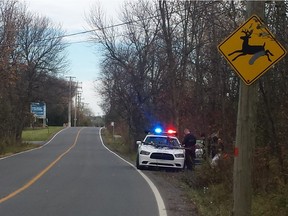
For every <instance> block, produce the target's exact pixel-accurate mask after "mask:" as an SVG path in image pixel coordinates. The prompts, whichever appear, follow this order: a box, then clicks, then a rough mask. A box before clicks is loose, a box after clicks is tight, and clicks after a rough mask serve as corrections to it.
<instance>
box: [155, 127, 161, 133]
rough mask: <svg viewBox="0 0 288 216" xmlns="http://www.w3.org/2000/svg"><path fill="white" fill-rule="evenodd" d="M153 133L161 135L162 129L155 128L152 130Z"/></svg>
mask: <svg viewBox="0 0 288 216" xmlns="http://www.w3.org/2000/svg"><path fill="white" fill-rule="evenodd" d="M154 132H155V133H158V134H159V133H162V129H161V128H159V127H157V128H155V130H154Z"/></svg>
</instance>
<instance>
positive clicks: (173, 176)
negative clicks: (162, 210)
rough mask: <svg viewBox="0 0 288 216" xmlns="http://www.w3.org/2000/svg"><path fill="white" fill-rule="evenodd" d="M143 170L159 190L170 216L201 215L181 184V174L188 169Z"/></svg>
mask: <svg viewBox="0 0 288 216" xmlns="http://www.w3.org/2000/svg"><path fill="white" fill-rule="evenodd" d="M143 172H144V173H145V175H147V176H148V177H149V178H150V179H151V180H152V181H153V183H154V184H155V185H156V187H157V189H158V190H159V192H160V194H161V196H162V198H163V200H164V203H165V206H166V210H167V215H168V216H199V214H198V211H197V207H196V206H195V204H194V203H193V201H192V200H190V199H189V197H188V195H187V192H186V191H185V188H184V186H183V185H182V184H181V176H183V175H185V172H188V171H184V172H175V171H169V170H168V171H167V170H162V169H159V170H144V171H143ZM181 185H182V186H181Z"/></svg>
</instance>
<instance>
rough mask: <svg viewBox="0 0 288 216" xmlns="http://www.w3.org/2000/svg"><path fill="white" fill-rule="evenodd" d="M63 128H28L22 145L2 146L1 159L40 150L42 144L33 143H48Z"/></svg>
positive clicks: (23, 133)
mask: <svg viewBox="0 0 288 216" xmlns="http://www.w3.org/2000/svg"><path fill="white" fill-rule="evenodd" d="M62 129H63V127H56V126H55V127H53V126H52V127H49V128H34V129H31V128H27V129H25V130H24V131H23V132H22V143H14V144H9V145H8V144H7V143H5V142H3V143H1V144H0V158H1V157H6V156H9V155H12V154H16V153H19V152H23V151H27V150H30V149H34V148H38V147H39V146H40V144H38V143H33V142H35V141H47V140H49V139H50V138H52V136H54V134H56V133H57V132H58V131H60V130H62Z"/></svg>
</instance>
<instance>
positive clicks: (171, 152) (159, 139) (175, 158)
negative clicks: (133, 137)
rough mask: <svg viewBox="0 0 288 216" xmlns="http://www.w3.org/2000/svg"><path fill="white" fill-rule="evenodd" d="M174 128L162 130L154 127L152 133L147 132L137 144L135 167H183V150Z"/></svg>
mask: <svg viewBox="0 0 288 216" xmlns="http://www.w3.org/2000/svg"><path fill="white" fill-rule="evenodd" d="M175 135H176V131H175V130H167V132H162V130H161V129H160V128H156V129H155V130H154V133H148V134H147V135H146V137H145V138H144V140H143V141H137V142H136V144H137V145H138V150H137V158H136V167H137V169H143V168H144V167H166V168H176V169H183V168H184V161H185V150H184V148H182V147H181V144H180V142H179V140H178V138H177V137H176V136H175Z"/></svg>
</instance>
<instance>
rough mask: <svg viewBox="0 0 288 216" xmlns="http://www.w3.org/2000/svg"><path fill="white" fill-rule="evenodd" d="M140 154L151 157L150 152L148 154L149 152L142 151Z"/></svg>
mask: <svg viewBox="0 0 288 216" xmlns="http://www.w3.org/2000/svg"><path fill="white" fill-rule="evenodd" d="M140 154H142V155H149V154H150V152H148V151H144V150H141V151H140Z"/></svg>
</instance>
